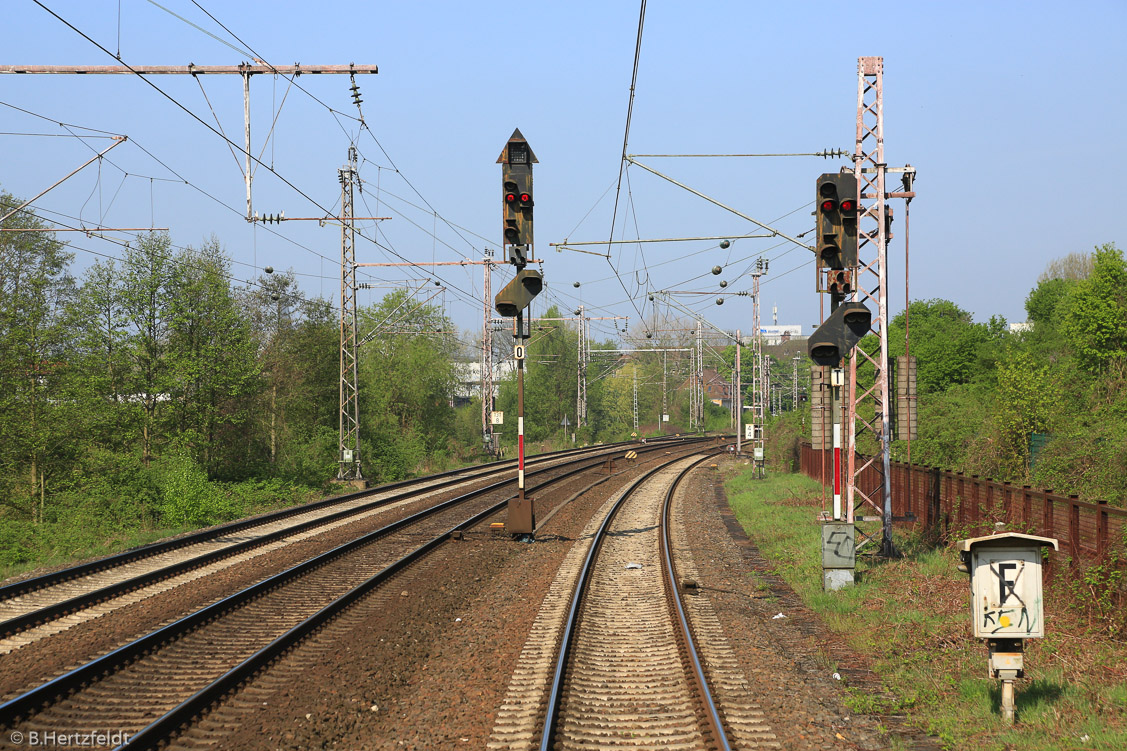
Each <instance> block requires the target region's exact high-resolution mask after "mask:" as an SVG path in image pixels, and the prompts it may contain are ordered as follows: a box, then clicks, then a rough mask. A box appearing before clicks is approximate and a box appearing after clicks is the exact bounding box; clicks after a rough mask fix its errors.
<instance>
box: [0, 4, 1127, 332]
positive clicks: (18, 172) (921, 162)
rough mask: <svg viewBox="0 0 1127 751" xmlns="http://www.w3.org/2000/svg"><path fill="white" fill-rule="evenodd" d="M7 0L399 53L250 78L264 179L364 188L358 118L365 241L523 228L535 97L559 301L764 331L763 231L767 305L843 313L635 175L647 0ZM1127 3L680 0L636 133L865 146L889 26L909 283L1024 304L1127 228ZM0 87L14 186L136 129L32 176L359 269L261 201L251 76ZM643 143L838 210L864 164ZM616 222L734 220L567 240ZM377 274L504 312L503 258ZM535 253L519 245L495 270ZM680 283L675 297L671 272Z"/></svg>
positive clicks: (216, 45)
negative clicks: (510, 213) (827, 192)
mask: <svg viewBox="0 0 1127 751" xmlns="http://www.w3.org/2000/svg"><path fill="white" fill-rule="evenodd" d="M5 11H6V12H5V21H6V27H7V29H8V33H7V34H6V35H5V36H6V38H5V45H4V50H5V52H4V55H3V59H0V64H5V65H115V64H122V63H124V64H128V65H131V66H138V65H185V66H186V65H187V64H188V63H195V64H196V65H237V64H238V63H240V62H242V61H244V60H248V59H251V58H253V57H257V58H259V59H262V60H264V61H266V62H268V63H271V64H273V65H291V64H293V63H295V62H300V63H302V64H305V65H339V64H348V63H356V64H357V65H376V66H378V68H379V73H378V75H359V76H357V77H356V83H357V85H358V86H359V88H360V92H361V98H362V100H363V102H362V104H361V107H360V111H358V109H357V107H356V106H355V105H354V104H353V102H352V97H351V93H350V90H349V85H350V81H349V78H348V76H313V75H304V76H301V77H299V78H297V79H296V82H291V81H290V80H288V79H287V78H286V77H282V76H277V77H275V76H269V75H260V76H255V77H253V78H252V81H251V85H250V88H251V94H250V99H251V130H252V152H254V154H255V155H256V156H260V159H261V162H262V165H260V166H257V167H256V168H255V172H254V186H253V203H254V208H255V210H257V211H258V212H260V213H265V214H277V213H279V212H282V211H284V212H285V214H286V216H288V217H323V216H325V215H326V214H334V215H335V214H336V213H337V212H338V211H339V205H340V185H339V182H338V169H339V168H340V167H341V166H342V164H343V163H344V162H345V161H346V159H347V154H348V149H349V146H350V145H355V147H356V149H357V153H358V155H359V156H358V165H359V173H360V178H361V180H362V181H363V191H362V193H358V194H356V199H355V213H356V215H358V216H388V217H391V218H390V219H388V220H385V221H380V222H373V221H362V222H358V223H357V228H358V230H359V232H360V236H359V237H358V239H357V243H356V256H357V261H361V262H404V261H410V262H413V263H418V264H421V263H426V262H436V261H437V262H449V261H458V260H463V259H465V260H481V259H482V258H483V254H484V253H485V251H486V249H493V250H495V251H496V252H497V255H498V256H500V249H501V167H500V165H498V164H496V160H497V156H498V154H499V153H500V151H501V149H502V147H503V146H504V144H505V142H506V141H507V139H508V137H509V135H510V134H511V133H512V131H513V129H514V128H519V129H520V130H521V132H522V133H523V135H524V136H525V137H526V139H527V140H528V142H529V144H530V145H531V147H532V149H533V151H534V152H535V154H536V156H537V158H538V159H539V163H538V164H537V165H536V167H535V171H534V182H535V188H534V195H535V201H536V208H535V253H536V255H537V257H539V258H542V259H543V266H542V268H543V273H544V278H545V283H546V287H545V291H544V293H543V294H542V295H541V296H540V297H539V298H538V299H537V301H536V302H535V303H534V304H533V313H534V314H536V315H540V314H542V313H543V311H544V310H545V309H546V307H547V306H548V305H553V304H555V305H558V306H559V308H560V309H561V311H563V312H564V314H565V315H571V314H572V311H574V310H576V309H578V307H579V306H580V305H583V306H584V310H585V311H586V312H587V314H588V315H592V316H598V317H611V316H622V317H624V318H620V319H618V320H604V321H595V322H594V325H593V330H594V335H595V336H596V337H597V338H600V339H609V338H621V337H623V335H624V334H625V335H629V336H630V337H634V336H637V335H638V333H639V331H641V330H645V327H646V325H647V322H648V325H650V326H654V325H656V326H657V327H662V326H668V325H670V324H669V323H668V321H669V320H670V318H669V316H670V315H671V313H677V315H680V316H681V317H682V318H684V317H685V316H686V313H684V312H683V311H685V310H689V311H694V312H695V314H696V315H700V316H702V317H704V318H706V319H707V320H708V321H709V322H710V323H711V324H712V325H713V326H715V327H717V328H721V329H726V330H729V329H735V328H742V329H743V330H744V331H747V330H748V329H750V328H751V320H752V302H751V299H750V298H749V297H747V296H727V297H725V298H724V304H723V305H720V306H718V305H717V304H716V299H717V293H718V292H720V291H721V287H720V283H721V282H722V281H723V282H726V286H725V287H724V288H723V289H724V291H726V292H733V291H734V292H740V291H748V290H750V289H751V285H752V280H751V276H750V271H752V270H754V268H755V263H756V259H757V258H763V259H765V260H766V261H767V263H768V271H767V274H766V275H765V276H764V277H762V288H761V303H762V305H761V316H762V320H763V322H764V323H770V322H771V321H772V319H773V317H774V311H775V310H777V321H778V323H779V324H800V325H802V327H803V331H804V333H809V332H810V331H811V328H812V327H813V325H814V324H816V323H817V322H818V320H819V297H820V296H819V295H818V294H817V292H816V290H815V282H814V267H813V262H812V259H813V254H812V253H811V252H810V251H809V250H806V249H803V248H801V247H799V246H798V245H796V244H794V243H792V242H789V241H786V240H783V239H781V238H780V237H771V238H749V237H746V236H747V235H752V234H764V233H763V232H762V231H761V230H760V229H759V228H758V227H756V226H755V225H754V224H752V223H751V222H748V221H747V220H746V219H744V218H741V217H740V216H738V215H736V214H734V213H732V212H729V211H726V210H724V209H722V208H719V207H717V206H715V205H713V204H711V203H708V202H706V201H705V200H703V199H701V198H699V197H697V196H695V195H693V194H692V193H690V192H689V191H687V190H684V189H682V188H680V187H677V186H676V185H674V184H672V183H670V182H668V181H666V180H664V179H662V178H660V177H658V176H655V175H653V174H651V173H650V172H647V171H646V170H644V169H642V168H641V167H637V166H630V167H628V168H627V169H625V170H624V171H623V172H622V179H621V183H620V181H619V174H620V165H621V163H622V158H621V157H622V154H623V141H624V135H625V133H626V120H627V106H628V102H629V97H630V84H631V77H632V71H633V67H634V60H635V46H636V42H637V38H638V25H639V4H638V2H629V3H628V2H619V1H618V0H602V1H601V2H587V1H585V0H579V1H573V2H566V3H532V2H530V3H524V4H523V5H522V4H515V3H497V2H488V1H486V0H478V1H476V2H453V1H451V2H426V1H423V0H420V1H418V2H396V3H389V2H380V1H378V0H375V1H372V2H365V3H334V2H328V3H308V2H300V3H299V2H290V1H289V0H274V1H272V2H269V3H260V2H242V3H218V2H216V0H195V1H193V0H161V1H160V2H159V3H157V2H154V1H153V0H120V1H119V0H82V1H79V0H41V2H39V3H37V2H34V1H33V0H13V1H12V2H10V3H8V4H6V8H5ZM49 11H51V12H49ZM52 12H53V13H54V14H56V15H57V16H58V17H56V15H52ZM870 19H871V20H870ZM68 24H69V26H68ZM71 27H73V28H71ZM1125 33H1127V3H1124V2H1123V1H1122V0H1113V1H1111V2H1101V1H1095V2H1087V1H1081V2H1075V3H1071V4H1066V5H1062V4H1060V3H1048V2H1040V1H1035V2H990V3H982V2H958V1H953V2H943V3H933V2H928V3H903V2H897V3H892V2H876V1H874V2H869V3H857V4H852V5H850V6H849V10H848V11H847V10H846V4H844V3H841V2H803V3H756V2H719V1H718V2H699V3H683V2H681V3H674V2H654V3H653V4H651V5H648V6H647V8H646V13H645V20H644V25H643V31H642V36H641V46H640V53H639V56H638V68H637V81H636V87H635V90H634V101H633V110H632V114H631V119H630V130H629V139H628V144H627V147H626V151H627V152H628V153H629V154H632V155H637V154H793V153H810V152H820V151H823V150H825V149H843V150H845V151H846V152H848V153H852V151H853V148H854V139H855V123H856V106H857V58H858V57H859V56H871V55H875V56H881V57H883V58H884V127H885V155H886V159H887V162H888V165H889V166H890V167H902V166H904V165H906V164H911V165H912V166H914V167H915V168H916V170H917V178H916V183H915V190H916V192H917V197H916V198H915V199H914V200H913V201H912V203H911V236H910V243H911V245H910V249H911V255H910V271H911V274H910V279H909V282H908V283H909V289H910V297H911V299H913V300H917V299H932V298H944V299H948V300H952V301H954V302H955V303H956V304H958V305H959V306H960V307H962V308H964V309H966V310H968V311H970V312H971V313H973V315H974V317H975V320H978V321H985V320H988V319H989V318H990V317H991V316H1002V317H1004V318H1005V319H1007V320H1008V321H1011V322H1017V321H1023V320H1025V310H1024V300H1025V297H1026V296H1027V294H1028V293H1029V291H1030V290H1031V289H1032V288H1033V287H1034V286H1035V285H1036V283H1037V276H1038V275H1039V274H1040V273H1041V272H1042V271H1043V270H1044V268H1045V266H1046V264H1047V263H1048V262H1049V261H1051V260H1052V259H1054V258H1058V257H1061V256H1064V255H1067V254H1068V253H1071V252H1084V251H1089V250H1091V249H1092V248H1093V247H1094V246H1097V245H1101V244H1103V243H1116V244H1117V245H1118V247H1119V248H1120V249H1127V231H1125V229H1124V226H1125V225H1124V222H1123V221H1122V216H1123V213H1124V212H1123V210H1122V208H1121V204H1122V201H1123V198H1122V196H1123V190H1122V189H1121V188H1120V183H1121V182H1122V181H1123V175H1124V174H1125V170H1127V157H1125V153H1127V151H1125V149H1124V144H1123V137H1122V133H1123V122H1124V119H1125V118H1124V115H1125V110H1127V85H1125V84H1124V81H1125V80H1127V62H1125V58H1124V55H1123V54H1122V49H1121V47H1122V40H1123V38H1124V36H1125ZM83 35H85V36H83ZM86 37H89V39H87V38H86ZM99 45H100V47H101V48H99ZM117 56H119V58H120V62H119V60H115V57H117ZM294 83H296V85H294ZM299 87H300V88H299ZM0 103H2V105H0V117H2V118H3V125H2V127H0V131H2V134H0V148H2V151H3V155H4V156H3V159H2V160H0V188H2V189H3V190H5V191H8V192H9V193H12V194H14V195H16V196H18V197H21V198H24V199H26V198H30V197H32V196H34V195H36V194H37V193H39V192H40V191H42V190H44V189H46V188H47V187H49V186H50V185H52V184H53V183H55V182H56V181H58V180H60V179H61V178H63V177H64V176H66V175H67V174H68V173H69V172H71V171H72V170H74V169H75V168H76V167H78V166H79V165H81V164H82V163H83V162H85V161H86V160H88V159H90V158H91V157H92V156H94V154H96V153H97V152H98V151H101V150H102V149H104V148H106V147H107V146H110V145H111V144H113V143H114V142H113V141H112V140H111V139H110V138H109V136H111V135H125V136H127V137H128V140H126V141H125V142H124V143H121V144H119V145H117V146H115V147H114V149H113V150H112V151H111V152H108V153H107V154H106V155H105V157H104V158H103V159H101V160H96V161H95V162H94V163H92V164H90V165H89V166H87V167H85V168H83V169H82V170H81V171H79V172H78V173H77V174H75V175H74V176H73V177H70V178H68V179H67V180H65V181H64V182H63V183H62V184H60V185H59V186H58V187H56V188H54V189H53V190H51V191H50V192H48V193H47V194H46V195H44V196H43V197H42V198H39V199H38V200H36V201H35V202H34V203H33V204H32V205H33V207H34V208H35V209H36V210H37V211H39V212H40V215H41V216H42V217H43V218H44V219H45V221H47V223H48V224H49V225H51V226H60V227H62V226H68V227H79V226H81V227H92V226H103V227H115V228H123V227H167V228H168V229H169V232H170V235H171V238H172V242H173V244H174V245H177V246H188V245H191V246H197V247H198V246H199V245H201V244H202V243H204V242H207V241H208V239H209V238H211V237H213V236H214V237H215V238H217V239H218V240H219V242H220V243H221V244H222V245H223V246H224V248H225V249H226V251H227V253H228V254H229V255H230V256H231V258H232V260H233V264H232V273H233V276H234V277H235V278H236V279H239V280H248V279H255V278H257V277H258V276H259V275H260V274H261V273H262V269H263V267H265V266H268V265H269V266H272V267H273V268H274V269H278V270H285V269H292V270H293V271H294V272H295V273H296V274H297V275H298V279H299V282H300V285H301V288H302V290H303V292H304V294H306V295H308V296H310V297H316V296H325V297H331V298H333V299H337V298H338V296H339V289H340V282H339V279H340V266H339V264H340V242H341V238H340V229H339V227H337V226H336V225H333V224H331V223H330V224H325V225H324V226H322V225H321V224H319V223H318V222H314V221H289V222H285V223H281V224H272V225H262V224H252V223H248V222H247V221H246V220H245V217H244V212H245V205H246V204H245V201H246V196H245V185H244V182H243V176H242V173H241V163H242V154H241V151H240V150H241V148H242V142H243V97H242V83H241V80H240V78H239V77H238V76H204V77H199V78H193V77H191V76H186V75H185V76H149V77H147V81H146V80H143V79H141V78H139V77H137V76H92V75H87V76H78V75H4V76H0ZM361 112H362V116H363V122H364V125H363V126H361V123H360V119H359V116H360V114H361ZM193 115H194V116H193ZM60 123H62V124H65V125H60ZM217 131H218V132H217ZM220 133H223V134H226V136H227V137H228V138H229V139H231V140H232V141H234V142H235V144H236V146H235V148H234V149H233V148H232V147H231V146H230V145H229V144H228V143H227V142H226V141H225V140H224V139H223V137H222V136H221V135H220ZM638 161H640V162H642V163H643V164H646V165H648V166H650V167H652V168H653V169H656V170H658V171H660V172H662V173H664V174H666V175H668V176H670V177H672V178H674V179H676V180H677V181H678V182H681V183H684V184H685V185H687V186H689V187H691V188H692V189H693V190H696V191H699V192H700V193H703V194H706V195H708V196H710V197H712V198H714V199H716V200H717V201H719V202H721V203H723V204H725V205H727V206H730V207H732V208H734V209H736V210H738V211H739V212H740V213H742V214H745V215H748V216H751V217H753V218H755V219H757V220H758V221H760V222H763V223H764V224H767V225H769V226H771V227H772V228H774V229H776V230H777V231H779V232H781V233H783V234H787V235H791V236H796V235H798V234H800V233H803V232H806V231H807V230H809V229H811V228H812V227H813V218H812V215H811V212H812V211H813V200H814V184H815V180H816V178H817V177H818V175H819V174H821V173H823V172H836V171H838V170H839V169H840V167H842V166H844V165H847V164H849V162H848V161H847V160H845V159H837V158H829V159H826V158H819V157H813V156H770V157H707V158H706V157H697V158H684V157H678V158H666V157H660V158H659V157H638ZM890 182H894V183H895V182H896V177H895V176H892V178H891V180H890ZM616 199H617V210H616V209H615V206H616ZM891 205H892V206H893V209H894V211H895V216H896V222H895V223H894V225H893V233H894V235H895V237H894V239H893V241H892V242H891V244H890V246H889V288H890V290H889V295H890V297H889V308H890V311H891V312H892V313H893V314H895V313H896V312H897V311H899V310H902V309H903V307H904V300H905V285H904V267H905V246H904V239H905V232H904V224H903V213H904V203H903V201H901V200H894V201H892V202H891ZM1116 206H1120V208H1118V209H1117V208H1116ZM612 216H614V217H616V220H615V223H614V226H613V227H612ZM133 234H135V233H130V232H107V233H106V237H107V238H111V239H101V238H100V237H98V236H97V235H96V234H95V235H93V236H87V235H85V234H83V233H76V232H69V233H61V234H59V235H58V237H59V238H60V239H64V240H66V241H68V242H69V243H70V250H71V252H73V253H74V254H75V263H74V268H75V271H76V273H78V274H81V271H82V270H83V269H84V268H85V267H87V266H88V265H89V264H90V263H92V262H94V261H96V260H105V258H106V257H107V256H110V257H114V256H117V257H120V256H121V254H122V243H124V242H126V241H129V240H130V239H131V236H132V235H133ZM612 237H613V239H614V240H616V241H619V240H637V239H662V238H692V237H727V238H731V242H730V247H729V248H727V249H722V248H720V246H719V241H718V240H696V241H680V242H667V243H644V244H638V243H621V244H614V245H611V246H609V250H610V255H611V257H610V258H609V259H608V258H603V257H599V256H597V255H590V254H584V253H579V252H576V251H574V250H564V251H560V250H557V248H556V247H554V246H553V245H552V244H553V243H561V242H563V241H565V240H569V241H572V242H602V243H605V242H606V241H607V240H608V239H610V238H612ZM741 238H742V239H741ZM579 247H582V248H584V249H587V250H591V251H594V252H597V253H606V252H607V251H608V246H607V245H605V244H604V245H601V246H598V245H595V246H579ZM714 266H720V267H721V273H720V274H719V275H714V274H713V273H712V268H713V267H714ZM360 278H361V280H362V281H365V282H367V283H369V284H371V285H372V289H369V290H364V291H362V292H361V293H360V296H359V301H360V303H361V304H369V303H371V302H374V301H376V300H378V299H379V297H380V296H381V295H382V294H384V293H385V292H386V291H387V290H388V288H390V287H395V286H403V285H409V286H411V287H413V288H423V287H425V289H427V290H430V291H428V292H425V293H420V294H423V295H424V296H429V295H431V294H433V295H434V297H433V298H432V299H431V301H432V302H434V303H442V304H444V305H445V306H446V309H447V312H448V313H449V315H450V316H451V317H452V318H453V320H454V321H456V322H457V324H458V325H459V326H460V327H462V328H463V329H465V330H467V331H478V332H479V331H480V325H481V319H482V302H481V298H482V281H483V280H482V268H481V267H480V266H472V267H466V268H459V267H449V266H443V267H422V266H419V267H414V268H411V267H408V268H403V267H396V268H378V269H364V270H362V272H361V274H360ZM508 278H511V272H510V271H509V269H508V268H502V269H499V270H498V272H497V273H495V274H494V278H493V290H494V292H496V291H497V289H499V287H500V286H501V284H503V283H504V282H505V281H506V280H507V279H508ZM433 281H438V282H439V283H440V284H441V287H435V286H434V285H433ZM576 282H579V286H578V287H577V286H575V283H576ZM663 290H664V291H672V292H671V294H670V295H669V296H668V298H665V297H663V296H662V295H661V294H655V293H658V292H660V291H663ZM686 293H695V294H686ZM650 294H654V295H655V302H656V304H657V308H656V316H657V317H656V318H655V317H654V316H655V307H654V306H655V302H650V301H649V299H648V298H649V295H650ZM666 299H668V300H670V301H671V302H669V303H666V302H663V300H666ZM678 311H681V312H678ZM626 318H628V319H629V320H628V321H627V320H626ZM654 321H657V323H656V324H655V323H654ZM616 327H617V328H616Z"/></svg>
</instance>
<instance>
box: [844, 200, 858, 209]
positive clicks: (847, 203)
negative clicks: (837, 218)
mask: <svg viewBox="0 0 1127 751" xmlns="http://www.w3.org/2000/svg"><path fill="white" fill-rule="evenodd" d="M841 210H842V211H856V210H857V204H856V203H855V202H853V201H851V200H850V199H848V198H846V199H845V200H844V201H842V202H841Z"/></svg>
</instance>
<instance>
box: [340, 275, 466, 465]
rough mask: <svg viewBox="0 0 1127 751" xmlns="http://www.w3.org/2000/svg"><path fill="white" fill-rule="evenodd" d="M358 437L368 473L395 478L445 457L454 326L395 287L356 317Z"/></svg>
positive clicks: (453, 379)
mask: <svg viewBox="0 0 1127 751" xmlns="http://www.w3.org/2000/svg"><path fill="white" fill-rule="evenodd" d="M358 321H359V331H360V335H361V336H362V341H363V342H364V343H363V344H362V345H361V347H360V362H359V369H360V409H361V418H360V436H361V439H362V440H363V441H364V443H365V445H366V450H365V453H364V454H361V456H362V457H363V456H365V454H366V455H367V458H366V459H364V460H363V461H364V466H365V470H364V471H365V474H367V475H369V476H371V477H379V478H381V479H397V478H399V477H402V476H404V475H405V474H406V473H408V472H411V471H414V470H415V469H416V468H417V467H418V465H419V464H420V463H421V462H423V461H424V460H426V459H428V458H430V457H433V456H435V455H437V454H442V453H445V451H446V450H447V449H448V440H449V434H450V430H451V427H452V425H453V418H454V409H453V407H451V406H450V402H451V398H452V396H453V393H454V388H455V385H456V373H455V369H454V359H455V355H456V353H457V346H458V345H457V341H456V340H455V338H454V337H452V336H451V335H450V334H449V332H451V331H453V329H454V324H453V322H452V321H450V319H449V318H447V317H446V316H445V315H443V313H442V311H441V310H440V309H439V308H438V307H437V306H434V305H429V304H427V303H426V302H423V301H420V300H418V299H417V298H416V297H414V296H412V295H411V294H409V293H408V292H407V291H406V290H397V291H395V292H392V293H390V294H388V295H386V296H384V298H383V299H382V300H381V301H380V302H379V303H378V304H376V305H373V306H370V307H367V308H363V309H361V310H360V311H359V314H358Z"/></svg>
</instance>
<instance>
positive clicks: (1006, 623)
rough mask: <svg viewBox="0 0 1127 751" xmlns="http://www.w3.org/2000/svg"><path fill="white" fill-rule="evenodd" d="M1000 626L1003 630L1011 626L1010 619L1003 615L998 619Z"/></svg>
mask: <svg viewBox="0 0 1127 751" xmlns="http://www.w3.org/2000/svg"><path fill="white" fill-rule="evenodd" d="M998 625H1000V626H1001V627H1002V628H1006V627H1008V626H1009V625H1010V617H1009V616H1008V615H1003V616H1002V617H1001V618H999V619H998Z"/></svg>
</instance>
